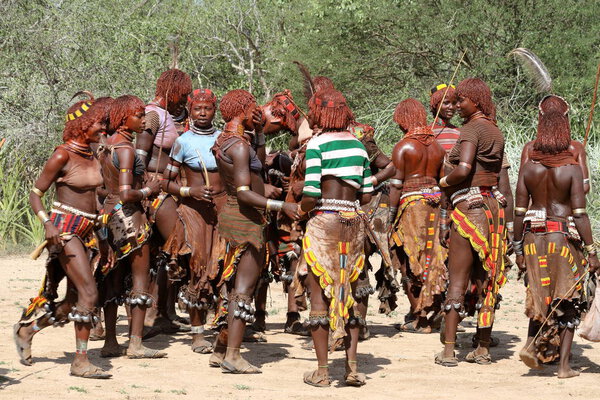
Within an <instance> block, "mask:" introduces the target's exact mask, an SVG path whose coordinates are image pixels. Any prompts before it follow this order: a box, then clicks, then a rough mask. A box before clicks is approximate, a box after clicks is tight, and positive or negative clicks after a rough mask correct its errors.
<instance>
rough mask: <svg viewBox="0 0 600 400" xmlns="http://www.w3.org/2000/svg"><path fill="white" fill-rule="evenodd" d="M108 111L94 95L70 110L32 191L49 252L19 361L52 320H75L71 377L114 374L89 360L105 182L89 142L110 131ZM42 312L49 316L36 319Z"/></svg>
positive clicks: (18, 334) (22, 326) (24, 323)
mask: <svg viewBox="0 0 600 400" xmlns="http://www.w3.org/2000/svg"><path fill="white" fill-rule="evenodd" d="M107 111H108V110H107V108H106V107H102V106H96V105H95V104H94V99H93V97H92V98H90V99H89V100H83V101H79V102H77V103H75V104H74V105H73V106H71V107H70V108H69V110H68V112H67V118H66V119H67V122H66V124H65V129H64V132H63V141H64V143H63V144H62V145H60V146H58V147H57V148H56V149H55V150H54V152H53V153H52V156H51V157H50V158H49V159H48V161H47V162H46V164H45V165H44V169H43V170H42V173H41V175H40V177H39V178H38V179H37V180H36V181H35V184H34V186H33V188H32V189H31V194H30V195H29V202H30V204H31V208H32V209H33V211H34V212H35V213H36V214H37V216H38V217H39V219H40V220H41V221H42V223H43V224H44V229H45V236H46V240H47V248H48V253H49V256H48V261H47V262H46V277H45V279H44V284H43V287H42V289H41V291H40V294H39V295H38V297H36V298H34V299H32V301H31V304H30V305H29V307H28V308H27V309H26V310H25V311H24V312H23V316H22V318H21V321H20V322H19V323H18V324H16V325H15V342H16V344H17V351H18V353H19V356H20V357H21V363H22V364H24V365H31V364H32V358H31V341H32V339H33V336H34V335H35V334H36V333H37V332H39V331H40V330H41V329H43V328H45V327H47V326H50V325H52V324H60V325H62V324H64V323H66V322H68V321H73V322H74V323H75V337H76V348H75V358H74V359H73V362H72V364H71V375H74V376H79V377H82V378H109V377H110V376H111V375H110V374H108V373H106V372H105V371H103V370H102V369H101V368H99V367H96V366H95V365H93V364H92V363H90V361H89V359H88V355H87V345H88V339H89V336H90V329H91V328H92V326H93V325H94V324H96V323H97V322H98V317H97V312H96V303H97V300H98V291H97V289H96V282H95V280H94V276H93V268H92V266H91V265H90V261H91V258H92V257H91V248H92V246H93V245H94V242H95V238H94V228H95V226H97V223H98V215H97V214H98V209H97V202H96V189H97V188H98V187H100V186H101V185H102V175H101V174H100V165H99V163H98V160H97V159H96V158H95V157H94V155H93V152H92V149H91V148H90V143H96V142H98V141H99V140H100V135H101V134H102V133H103V132H104V131H105V130H106V123H107V114H108V113H107ZM52 184H54V185H55V188H56V201H55V202H54V203H53V207H52V211H51V213H50V216H48V214H46V212H45V210H44V205H43V204H42V197H43V196H44V193H45V192H46V191H47V190H48V189H49V188H50V186H52ZM102 239H105V238H102ZM103 258H104V260H102V262H107V260H106V252H103ZM65 275H66V277H67V294H66V296H65V299H64V300H63V301H60V302H57V303H55V301H54V300H55V299H56V298H57V296H58V293H57V289H58V284H59V283H60V281H61V280H62V278H63V277H64V276H65ZM38 311H42V312H45V314H44V315H43V316H42V317H41V318H37V319H34V318H35V316H36V314H38ZM32 319H34V320H33V321H32Z"/></svg>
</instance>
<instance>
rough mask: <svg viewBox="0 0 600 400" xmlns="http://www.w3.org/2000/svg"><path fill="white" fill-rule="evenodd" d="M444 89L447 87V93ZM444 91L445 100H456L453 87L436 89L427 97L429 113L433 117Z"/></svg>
mask: <svg viewBox="0 0 600 400" xmlns="http://www.w3.org/2000/svg"><path fill="white" fill-rule="evenodd" d="M446 89H448V92H447V93H446ZM444 93H446V97H445V99H446V100H450V101H453V102H454V101H456V90H455V89H454V88H452V87H450V86H449V87H448V88H443V89H440V90H436V91H435V92H434V93H433V94H432V95H431V97H430V98H429V109H430V110H431V113H432V114H433V116H434V117H435V115H436V114H437V110H438V107H439V106H440V103H441V102H442V97H444Z"/></svg>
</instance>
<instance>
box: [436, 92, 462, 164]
mask: <svg viewBox="0 0 600 400" xmlns="http://www.w3.org/2000/svg"><path fill="white" fill-rule="evenodd" d="M442 100H443V101H442ZM429 110H430V111H431V115H432V116H433V117H434V118H435V117H436V115H437V120H436V121H435V124H434V126H433V133H434V134H435V139H436V140H437V142H438V143H439V144H440V146H442V147H443V149H444V150H446V153H450V150H452V148H453V147H454V145H455V144H456V142H457V141H458V137H459V136H460V131H459V130H458V128H457V127H456V126H454V125H453V124H452V123H451V122H450V121H451V120H452V117H454V113H455V112H456V87H455V86H454V85H450V86H448V85H446V84H445V83H441V84H439V85H437V86H435V87H434V88H432V89H431V96H430V97H429ZM438 110H439V113H438Z"/></svg>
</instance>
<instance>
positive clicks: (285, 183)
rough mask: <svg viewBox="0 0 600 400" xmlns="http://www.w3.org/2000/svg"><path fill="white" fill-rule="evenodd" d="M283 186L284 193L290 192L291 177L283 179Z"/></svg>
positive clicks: (283, 177)
mask: <svg viewBox="0 0 600 400" xmlns="http://www.w3.org/2000/svg"><path fill="white" fill-rule="evenodd" d="M281 185H282V186H283V191H284V192H289V190H290V177H289V176H282V177H281Z"/></svg>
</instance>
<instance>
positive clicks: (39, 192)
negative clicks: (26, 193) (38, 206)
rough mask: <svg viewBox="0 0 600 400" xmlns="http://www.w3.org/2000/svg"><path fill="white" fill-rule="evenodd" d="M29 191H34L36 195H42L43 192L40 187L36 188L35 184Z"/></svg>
mask: <svg viewBox="0 0 600 400" xmlns="http://www.w3.org/2000/svg"><path fill="white" fill-rule="evenodd" d="M31 191H32V192H33V193H35V194H36V195H37V196H38V197H44V192H42V191H41V190H40V189H38V188H36V187H35V186H34V187H32V188H31Z"/></svg>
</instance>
